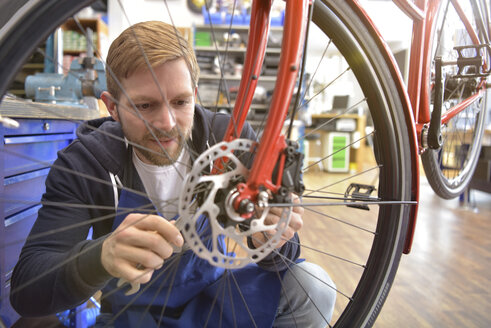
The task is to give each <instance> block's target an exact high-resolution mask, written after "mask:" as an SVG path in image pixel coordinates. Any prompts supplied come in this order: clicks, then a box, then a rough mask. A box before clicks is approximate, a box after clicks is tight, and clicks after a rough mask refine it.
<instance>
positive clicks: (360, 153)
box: [0, 0, 414, 327]
mask: <svg viewBox="0 0 491 328" xmlns="http://www.w3.org/2000/svg"><path fill="white" fill-rule="evenodd" d="M88 3H90V1H59V0H56V1H54V0H53V1H43V2H39V1H29V2H27V4H26V5H25V6H24V7H22V10H21V11H20V14H18V15H16V16H13V19H12V21H10V22H9V23H8V24H10V25H8V27H9V28H8V29H4V30H2V33H0V40H1V47H0V62H2V63H4V67H8V68H11V69H3V70H2V71H1V72H0V83H1V85H0V87H1V93H2V94H4V93H5V90H6V89H7V88H8V81H12V79H13V77H14V76H15V74H16V71H17V70H18V69H19V68H20V67H21V65H22V63H23V61H24V60H25V59H26V58H27V57H28V55H29V54H30V53H31V52H32V51H33V50H34V48H35V45H37V44H39V42H41V41H42V40H43V39H44V38H45V37H46V36H47V35H48V34H49V33H50V32H51V31H52V30H53V29H54V28H55V27H57V26H59V25H60V24H61V23H62V22H63V21H64V20H65V19H66V18H67V17H69V16H70V15H73V14H74V13H75V12H77V11H78V10H80V9H82V8H83V7H84V6H86V5H87V4H88ZM32 15H35V16H32ZM313 22H314V23H315V24H316V26H317V27H314V26H312V27H311V33H312V35H313V38H315V45H314V44H313V43H314V42H312V46H313V47H312V46H311V47H309V48H308V53H307V54H308V55H309V57H307V59H306V60H305V63H306V64H307V70H306V72H309V75H310V79H306V82H305V84H304V89H305V90H306V92H302V95H304V96H306V97H307V98H304V99H303V100H302V101H300V104H301V106H302V108H301V109H300V110H301V112H302V110H305V109H306V108H309V111H310V112H311V113H314V114H313V115H312V117H311V118H312V121H313V124H312V125H310V126H307V128H306V129H305V133H302V129H299V130H298V131H297V132H298V133H297V138H298V141H299V142H300V143H301V144H302V145H303V147H304V152H305V155H306V162H305V164H304V168H303V177H304V183H305V186H306V191H305V193H304V195H303V197H302V206H303V207H304V208H305V214H304V227H303V228H302V230H301V231H300V244H301V247H302V257H303V258H305V259H306V260H307V261H308V262H313V263H316V264H318V265H319V266H320V267H322V268H323V269H324V270H326V271H327V272H328V273H329V275H330V276H331V278H332V280H333V281H334V284H331V285H330V286H328V289H329V288H330V289H334V288H335V290H336V292H337V295H338V297H337V300H336V305H335V309H334V314H333V316H332V319H331V320H328V318H325V321H326V322H325V325H326V326H335V327H369V326H371V325H373V323H374V321H375V319H376V317H377V315H378V313H379V312H380V310H381V307H382V305H383V303H384V301H385V299H386V297H387V294H388V291H389V289H390V287H391V285H392V283H393V280H394V277H395V273H396V270H397V267H398V264H399V260H400V257H401V254H402V249H403V246H404V241H405V237H406V229H407V220H408V213H409V210H410V205H408V204H409V203H410V201H411V200H412V199H411V197H412V196H411V195H412V194H411V190H412V186H411V181H412V174H414V172H412V171H411V167H410V164H409V163H410V162H411V151H410V149H411V146H412V144H411V141H410V137H409V136H408V134H407V131H408V130H410V129H408V127H407V123H406V121H405V118H404V113H403V109H402V108H403V106H402V104H401V100H400V99H399V98H398V96H397V95H398V90H397V88H396V86H395V85H394V84H393V79H392V76H391V70H390V67H389V66H388V64H387V63H386V62H385V61H384V56H383V55H382V54H381V52H380V50H379V48H378V47H379V44H378V43H377V42H376V41H375V40H374V39H373V38H372V35H371V34H370V33H369V31H367V27H366V26H365V24H364V23H363V22H362V21H361V20H360V19H359V18H358V16H357V15H356V14H355V13H354V12H353V11H352V9H351V8H350V6H349V4H347V3H345V2H344V1H328V0H323V1H317V2H316V3H315V7H314V11H313ZM311 38H312V36H311ZM26 41H27V42H26ZM321 42H322V43H324V45H325V46H322V47H319V46H318V45H319V44H321ZM312 48H313V49H312ZM312 52H313V53H316V56H313V58H314V59H311V58H310V54H312ZM333 63H335V64H336V67H338V68H336V69H335V68H334V67H333ZM218 66H219V67H223V66H225V65H221V64H219V65H218ZM220 74H221V75H223V76H225V77H226V73H220ZM202 75H203V76H204V73H203V72H202ZM230 80H231V79H230ZM230 80H227V77H226V79H225V80H221V82H220V84H219V86H217V88H220V87H221V86H223V85H226V84H230ZM273 82H274V81H273ZM232 89H233V88H232ZM347 90H348V91H347ZM219 92H220V90H219ZM222 92H223V89H222ZM201 93H202V92H201V91H199V94H198V99H199V98H205V97H204V96H205V95H204V94H201ZM346 94H349V103H348V104H345V106H344V107H343V108H339V109H338V108H335V109H334V110H332V111H328V112H325V109H326V108H328V109H330V108H331V102H332V98H333V95H337V96H345V95H346ZM206 98H208V97H206ZM218 98H220V97H219V96H217V97H216V99H218ZM222 98H223V97H222ZM224 98H228V96H227V97H224ZM337 99H339V98H337ZM5 101H7V100H6V98H5V99H4V102H5ZM16 101H22V100H20V99H16ZM203 102H204V100H203ZM204 105H206V106H207V107H210V108H212V109H216V110H223V109H224V108H225V109H226V108H227V106H224V105H223V104H217V103H215V104H211V105H209V104H204ZM266 107H267V106H266ZM260 112H261V110H257V111H255V112H254V115H251V116H250V117H251V126H254V128H255V129H256V133H257V135H261V129H262V128H261V125H262V124H261V122H262V121H261V119H260V118H259V119H258V115H259V114H260ZM256 114H257V115H256ZM303 114H305V112H302V115H303ZM59 119H61V120H67V119H68V120H70V118H67V117H59ZM21 123H22V121H21ZM77 123H81V122H78V121H77ZM353 123H354V125H353ZM333 124H339V125H340V126H339V127H338V130H342V132H343V133H334V132H333V131H332V130H333ZM342 124H346V126H347V127H344V128H342V127H341V125H342ZM353 126H354V127H353ZM293 135H295V133H294V134H293ZM339 143H341V144H342V146H339ZM230 147H232V146H230ZM234 147H235V146H234ZM236 147H238V148H237V149H235V148H234V149H235V150H240V151H243V149H242V148H240V147H242V146H240V147H239V146H236ZM328 149H330V150H331V151H330V152H328V151H327V150H328ZM2 151H5V150H3V149H2ZM210 156H211V155H210ZM221 156H223V154H222V155H221ZM227 156H229V155H227ZM230 156H231V155H230ZM32 161H33V162H35V159H32ZM198 162H199V161H198ZM201 165H203V163H201ZM239 166H240V164H236V167H239ZM48 167H49V166H48ZM192 172H193V174H195V175H194V177H195V179H198V177H199V176H200V174H201V173H200V170H198V169H197V170H196V172H195V171H192ZM74 174H76V173H74ZM240 174H241V173H238V174H237V175H239V176H240ZM83 178H84V179H89V178H87V177H83ZM234 178H237V177H236V176H234ZM191 180H193V179H191ZM238 180H240V179H238ZM194 187H197V186H196V185H193V188H194ZM199 187H203V185H199ZM193 188H189V190H191V192H192V193H194V192H195V191H194V189H193ZM197 189H200V188H196V190H197ZM2 192H3V191H2ZM196 192H197V191H196ZM197 193H198V192H197ZM14 196H15V195H14ZM188 197H190V198H192V197H193V195H191V196H188ZM14 198H15V197H14ZM17 201H18V202H19V203H22V199H20V196H19V197H18V200H17ZM9 202H12V199H9ZM2 204H7V201H6V195H5V194H2ZM38 204H39V203H38V202H36V203H35V204H29V206H30V207H31V208H36V206H38ZM61 205H64V204H61ZM94 205H96V206H98V205H106V204H86V207H87V211H88V210H90V209H93V208H94ZM287 205H288V204H287ZM44 206H49V204H44ZM9 215H12V216H13V215H15V213H14V214H10V213H9ZM114 216H115V214H114V213H113V214H111V215H106V216H101V217H92V218H91V220H95V221H98V220H101V221H102V220H113V219H114ZM8 218H10V216H9V217H7V218H6V219H8ZM95 221H94V222H95ZM79 226H80V224H75V223H72V224H68V225H67V226H65V227H64V228H63V229H78V228H79ZM87 229H88V227H87ZM44 236H49V237H48V238H51V239H55V238H54V236H59V232H57V231H45V232H44ZM38 237H40V238H44V237H43V236H38ZM31 238H32V236H31V237H30V238H29V240H30V239H31ZM29 240H28V241H27V242H28V243H29ZM16 243H17V244H20V243H24V240H22V241H20V240H19V241H16ZM9 246H12V243H10V244H9ZM6 247H7V246H3V249H4V250H5V249H6ZM251 257H253V255H251ZM71 260H72V261H76V260H77V254H76V255H75V256H74V257H73V258H72V259H71ZM286 260H288V259H286ZM252 262H254V261H252ZM212 264H213V263H212ZM215 264H217V263H215ZM2 266H3V264H2ZM57 267H59V265H58V266H57ZM9 270H11V268H10V267H9V268H4V267H2V279H4V275H5V274H6V273H7V272H8V271H9ZM53 270H56V268H54V269H53ZM225 270H226V271H227V272H233V270H234V269H233V268H225ZM48 271H49V270H48ZM46 274H48V275H49V272H47V273H46ZM40 279H41V278H40ZM40 279H33V280H31V281H29V283H28V284H24V285H23V286H19V285H18V284H12V289H13V292H12V293H14V294H15V293H19V294H21V293H28V291H29V290H30V288H31V286H32V288H36V287H35V285H36V284H39V283H40V281H41V280H40ZM3 281H4V280H2V282H3ZM322 283H323V284H325V282H322ZM224 284H225V282H224ZM228 284H230V280H228ZM334 285H335V286H334ZM19 287H22V288H19ZM225 288H226V287H223V290H225ZM225 294H226V293H225V292H223V295H224V296H225ZM0 296H1V298H2V307H1V308H0V311H2V312H3V311H5V308H6V307H7V305H6V304H7V303H8V302H7V297H8V296H6V295H5V293H2V294H0ZM258 297H260V296H258ZM102 298H104V295H103V296H102ZM82 301H83V300H80V302H82ZM215 302H217V300H216V299H215V300H214V301H213V303H215ZM223 302H227V301H226V300H224V301H223ZM321 305H322V304H318V305H317V306H318V308H321ZM211 308H213V304H212V305H211ZM245 308H247V306H246V305H244V306H242V311H245ZM207 311H208V310H207ZM210 311H211V310H210ZM162 312H164V311H163V310H162ZM3 320H5V317H3ZM220 324H221V321H219V322H213V323H209V325H211V326H220ZM256 324H257V325H259V326H260V325H261V323H254V320H253V318H252V319H251V322H248V323H246V325H251V326H252V325H256ZM292 325H296V320H295V319H293V322H292Z"/></svg>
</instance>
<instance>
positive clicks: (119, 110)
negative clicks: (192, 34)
mask: <svg viewBox="0 0 491 328" xmlns="http://www.w3.org/2000/svg"><path fill="white" fill-rule="evenodd" d="M153 70H154V73H155V77H154V76H152V73H151V72H150V71H149V70H144V71H137V72H135V73H133V74H132V75H130V76H129V77H128V78H125V79H123V80H122V81H121V83H122V85H123V88H124V90H125V91H126V93H127V95H128V96H129V97H130V98H131V100H132V102H133V103H134V104H135V106H136V109H137V111H138V113H139V114H137V113H136V112H135V108H134V107H133V106H132V105H131V102H130V101H129V100H128V98H127V97H126V95H125V94H124V93H123V92H122V93H121V96H120V99H119V104H118V105H116V110H114V109H113V111H111V110H110V112H111V115H112V116H113V118H114V119H115V120H116V121H118V122H120V123H121V126H122V128H123V132H124V134H125V136H126V138H127V139H128V140H129V141H131V142H134V143H136V144H138V145H140V146H142V148H140V147H134V149H135V152H136V154H137V155H138V157H139V158H140V159H141V160H142V161H143V162H145V163H147V164H154V165H160V166H163V165H170V164H172V163H174V162H175V161H176V160H177V158H178V157H179V155H180V153H181V151H182V149H183V147H184V145H185V142H186V140H187V139H188V138H189V136H190V135H191V129H192V125H193V115H194V95H195V93H194V91H195V90H194V88H193V87H192V85H193V84H192V82H191V75H190V73H189V70H188V67H187V65H186V62H185V61H184V59H177V60H172V61H168V62H166V63H164V64H161V65H159V66H156V67H155V68H154V69H153ZM157 83H158V85H157ZM108 109H109V108H108ZM140 117H141V118H140ZM145 122H146V123H145ZM148 127H150V130H149V128H148Z"/></svg>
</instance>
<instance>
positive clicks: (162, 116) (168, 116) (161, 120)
mask: <svg viewBox="0 0 491 328" xmlns="http://www.w3.org/2000/svg"><path fill="white" fill-rule="evenodd" d="M156 114H157V115H156V117H154V121H153V126H155V127H156V128H158V129H161V130H164V131H170V130H172V129H173V128H174V127H175V126H176V117H175V114H174V112H173V111H172V109H171V108H170V107H169V105H167V104H163V105H162V106H161V108H160V109H159V110H158V112H157V113H156Z"/></svg>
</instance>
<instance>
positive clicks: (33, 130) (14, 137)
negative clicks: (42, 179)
mask: <svg viewBox="0 0 491 328" xmlns="http://www.w3.org/2000/svg"><path fill="white" fill-rule="evenodd" d="M18 121H19V124H20V126H19V128H18V129H6V128H1V129H0V130H1V132H2V136H3V145H2V147H3V151H2V159H1V160H2V165H3V176H4V177H5V176H11V175H15V174H19V173H24V172H27V171H33V170H37V169H39V168H43V167H47V166H49V165H51V164H52V163H53V161H54V160H55V159H56V157H57V152H58V151H59V150H60V149H62V148H64V147H66V146H68V145H69V144H70V142H71V141H72V140H73V139H74V138H75V130H76V127H77V124H76V123H74V122H70V121H58V120H35V119H31V120H28V119H20V120H18Z"/></svg>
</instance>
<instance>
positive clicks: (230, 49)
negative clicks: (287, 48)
mask: <svg viewBox="0 0 491 328" xmlns="http://www.w3.org/2000/svg"><path fill="white" fill-rule="evenodd" d="M194 50H195V51H197V52H199V51H203V52H217V51H218V52H227V53H239V54H245V53H246V50H247V49H246V48H245V47H244V48H237V47H223V46H220V47H214V46H195V47H194ZM266 53H270V54H280V53H281V48H266Z"/></svg>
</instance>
